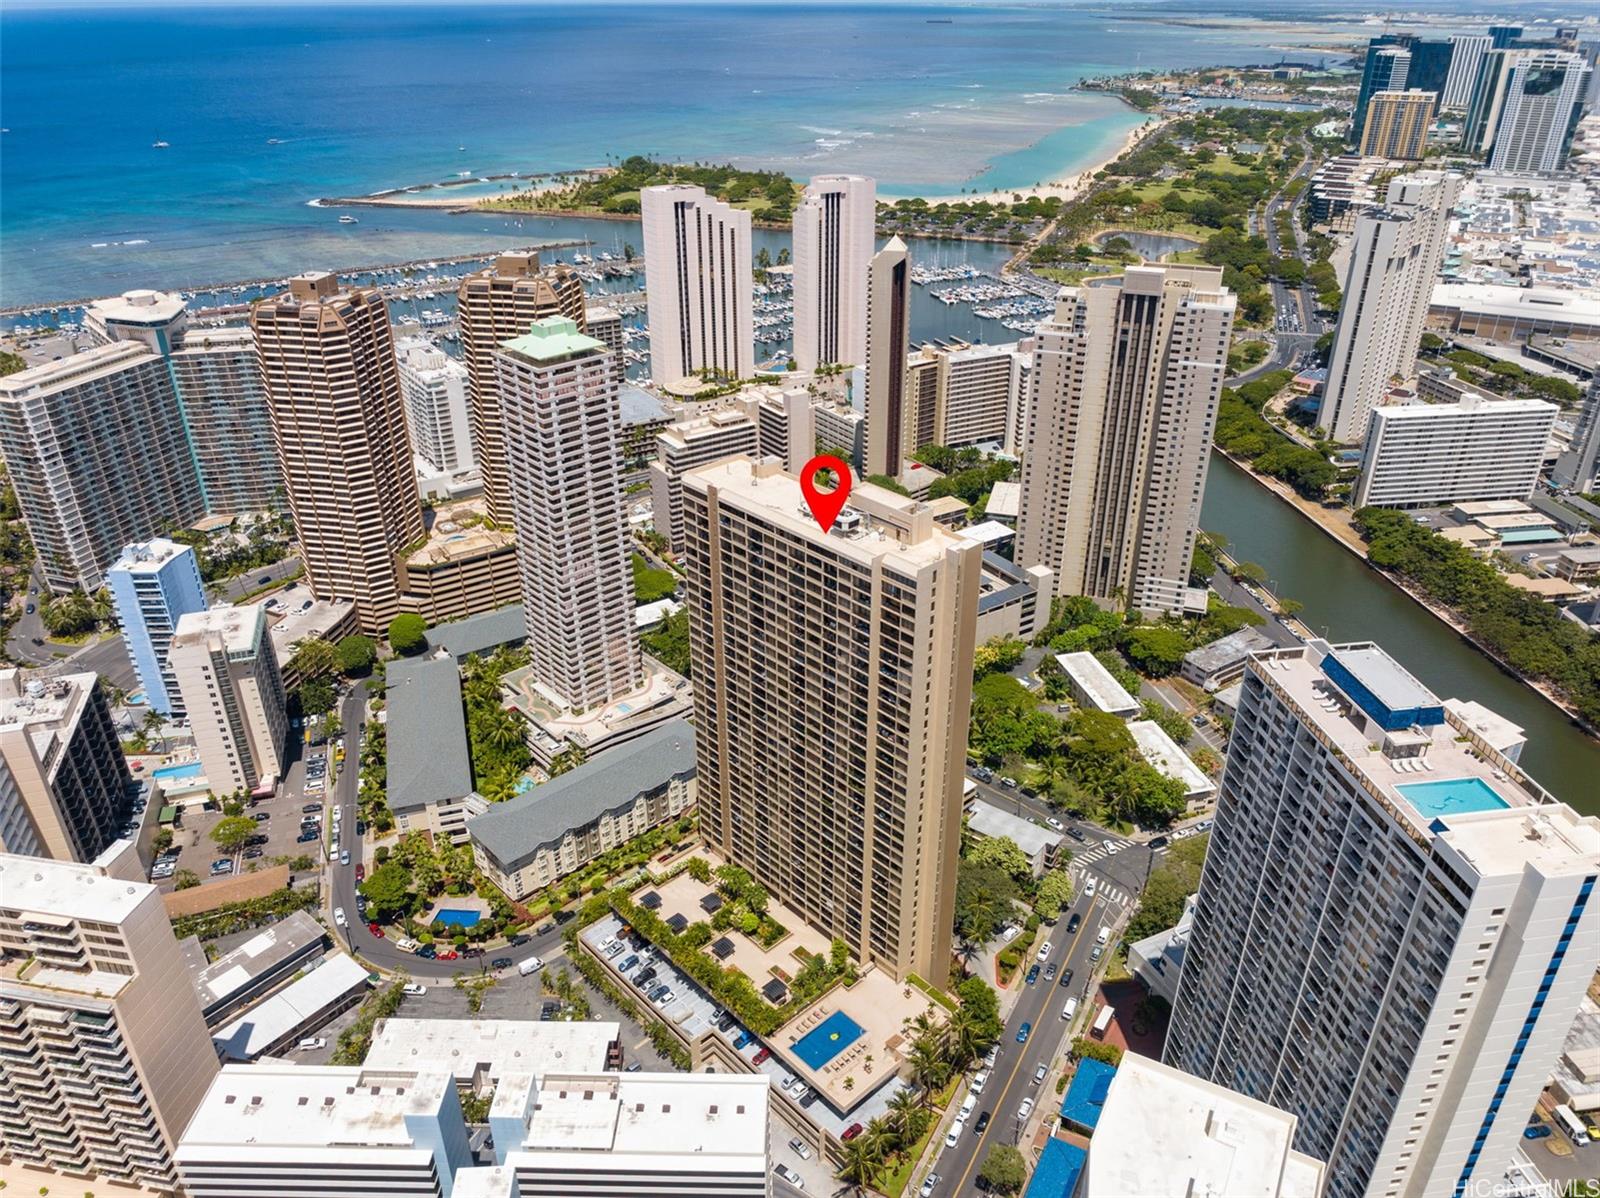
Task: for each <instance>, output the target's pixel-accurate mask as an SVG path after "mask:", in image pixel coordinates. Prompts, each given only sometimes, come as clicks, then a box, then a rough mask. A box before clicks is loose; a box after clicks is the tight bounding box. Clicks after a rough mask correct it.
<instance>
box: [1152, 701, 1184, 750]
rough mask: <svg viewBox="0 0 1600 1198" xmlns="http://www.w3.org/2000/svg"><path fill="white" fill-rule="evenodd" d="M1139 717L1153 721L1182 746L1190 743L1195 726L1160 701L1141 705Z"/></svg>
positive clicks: (1181, 714) (1180, 713)
mask: <svg viewBox="0 0 1600 1198" xmlns="http://www.w3.org/2000/svg"><path fill="white" fill-rule="evenodd" d="M1139 717H1140V718H1141V719H1146V720H1149V721H1151V722H1152V723H1154V724H1155V725H1156V727H1158V728H1160V729H1161V731H1163V732H1165V733H1166V734H1167V735H1168V736H1170V737H1172V739H1173V740H1175V741H1177V742H1178V743H1179V744H1180V745H1186V744H1188V743H1189V738H1190V737H1191V736H1192V735H1193V734H1194V726H1193V725H1192V724H1190V723H1189V721H1188V720H1186V719H1184V718H1183V713H1182V712H1177V711H1173V710H1172V708H1170V707H1168V706H1167V705H1166V704H1165V703H1163V702H1162V701H1161V700H1160V699H1146V700H1144V702H1143V703H1141V704H1140V705H1139Z"/></svg>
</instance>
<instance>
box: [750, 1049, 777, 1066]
mask: <svg viewBox="0 0 1600 1198" xmlns="http://www.w3.org/2000/svg"><path fill="white" fill-rule="evenodd" d="M771 1056H772V1049H770V1048H765V1047H763V1048H762V1050H761V1051H760V1052H758V1053H756V1055H755V1056H753V1057H751V1058H750V1063H751V1064H753V1065H759V1064H761V1063H762V1062H763V1061H765V1060H767V1059H768V1058H770V1057H771Z"/></svg>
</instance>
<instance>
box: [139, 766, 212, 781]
mask: <svg viewBox="0 0 1600 1198" xmlns="http://www.w3.org/2000/svg"><path fill="white" fill-rule="evenodd" d="M204 768H205V767H203V766H202V765H201V764H200V763H199V762H198V761H190V762H187V763H186V764H184V765H164V766H162V767H161V768H160V769H158V770H152V771H151V773H150V776H151V777H152V778H160V779H161V780H162V781H163V782H167V781H173V780H176V779H180V778H198V777H199V776H200V773H201V771H202V770H203V769H204Z"/></svg>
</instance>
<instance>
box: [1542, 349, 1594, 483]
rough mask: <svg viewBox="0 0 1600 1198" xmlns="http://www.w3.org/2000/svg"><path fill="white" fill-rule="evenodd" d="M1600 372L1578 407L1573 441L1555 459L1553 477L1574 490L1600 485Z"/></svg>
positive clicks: (1591, 380)
mask: <svg viewBox="0 0 1600 1198" xmlns="http://www.w3.org/2000/svg"><path fill="white" fill-rule="evenodd" d="M1597 480H1600V374H1596V375H1595V376H1594V378H1592V379H1590V380H1589V391H1588V393H1587V394H1586V395H1585V396H1584V398H1583V405H1582V406H1581V407H1580V408H1579V409H1578V421H1577V426H1576V427H1575V428H1574V429H1573V432H1572V443H1571V444H1570V445H1569V446H1568V448H1567V451H1566V452H1565V453H1563V454H1562V455H1561V456H1560V457H1559V458H1557V459H1556V465H1555V469H1554V470H1552V471H1551V472H1550V481H1551V482H1553V483H1555V484H1556V486H1558V487H1571V488H1572V489H1573V490H1574V491H1585V492H1587V491H1592V490H1594V488H1595V487H1596V486H1597V485H1600V482H1597Z"/></svg>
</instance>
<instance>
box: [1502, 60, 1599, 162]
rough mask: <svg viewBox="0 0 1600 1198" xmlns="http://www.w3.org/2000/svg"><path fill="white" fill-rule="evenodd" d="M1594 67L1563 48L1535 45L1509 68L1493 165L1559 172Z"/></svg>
mask: <svg viewBox="0 0 1600 1198" xmlns="http://www.w3.org/2000/svg"><path fill="white" fill-rule="evenodd" d="M1589 72H1590V67H1589V64H1588V63H1587V62H1585V61H1584V59H1583V57H1582V56H1581V55H1578V54H1569V53H1567V52H1566V51H1563V50H1537V51H1533V52H1530V53H1528V54H1524V55H1522V56H1521V57H1520V58H1518V59H1517V61H1516V63H1515V64H1514V65H1513V66H1512V67H1511V75H1510V78H1509V79H1508V80H1507V82H1506V89H1505V98H1504V100H1503V101H1502V102H1501V105H1500V117H1499V120H1498V121H1497V122H1496V124H1495V127H1494V145H1493V146H1492V147H1491V148H1490V150H1489V169H1490V170H1496V171H1523V172H1530V171H1558V170H1560V169H1561V168H1562V167H1563V166H1565V165H1566V161H1567V152H1568V151H1569V150H1570V149H1571V148H1572V134H1573V131H1574V130H1575V129H1576V128H1577V127H1578V115H1579V112H1580V110H1581V107H1582V105H1583V99H1584V96H1585V94H1586V93H1587V91H1588V88H1589Z"/></svg>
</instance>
